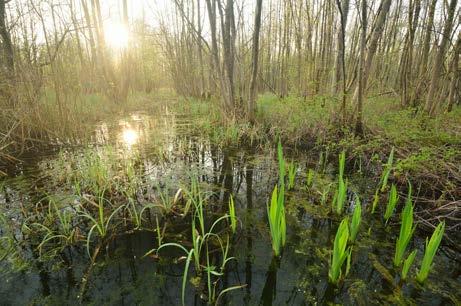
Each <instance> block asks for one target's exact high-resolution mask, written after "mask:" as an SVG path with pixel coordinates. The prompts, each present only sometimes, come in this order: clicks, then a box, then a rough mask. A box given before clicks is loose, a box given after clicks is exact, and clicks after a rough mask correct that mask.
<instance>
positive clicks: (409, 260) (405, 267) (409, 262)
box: [402, 250, 417, 280]
mask: <svg viewBox="0 0 461 306" xmlns="http://www.w3.org/2000/svg"><path fill="white" fill-rule="evenodd" d="M416 252H417V251H416V250H414V251H413V252H411V253H410V255H408V257H407V259H405V261H404V262H403V268H402V280H406V279H407V275H408V271H409V270H410V267H411V265H412V264H413V261H414V260H415V256H416Z"/></svg>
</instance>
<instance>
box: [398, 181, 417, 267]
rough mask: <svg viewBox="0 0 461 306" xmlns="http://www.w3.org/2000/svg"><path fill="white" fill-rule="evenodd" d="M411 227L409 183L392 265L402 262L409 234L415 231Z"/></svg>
mask: <svg viewBox="0 0 461 306" xmlns="http://www.w3.org/2000/svg"><path fill="white" fill-rule="evenodd" d="M415 228H416V226H415V227H413V204H412V201H411V185H410V190H409V192H408V198H407V201H406V204H405V207H404V209H403V211H402V225H401V226H400V235H399V238H398V239H397V242H396V245H395V255H394V266H396V267H399V266H400V264H401V263H402V260H403V256H404V254H405V250H406V248H407V245H408V243H409V242H410V239H411V236H412V235H413V232H414V231H415Z"/></svg>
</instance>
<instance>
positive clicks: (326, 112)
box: [178, 93, 461, 200]
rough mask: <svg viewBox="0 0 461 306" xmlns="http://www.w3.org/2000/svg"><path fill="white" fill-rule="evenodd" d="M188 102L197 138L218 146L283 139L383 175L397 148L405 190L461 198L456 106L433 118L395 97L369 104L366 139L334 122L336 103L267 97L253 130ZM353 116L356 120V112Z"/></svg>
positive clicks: (396, 174)
mask: <svg viewBox="0 0 461 306" xmlns="http://www.w3.org/2000/svg"><path fill="white" fill-rule="evenodd" d="M184 102H185V103H182V102H181V101H180V102H179V103H178V105H181V106H180V109H179V111H181V110H182V111H185V112H186V113H188V114H192V115H193V116H194V118H195V119H194V121H193V129H194V131H195V132H196V133H203V134H206V135H208V136H210V137H211V140H212V141H214V142H215V143H217V144H221V145H229V144H234V145H236V146H239V145H242V143H245V142H244V140H248V139H250V140H251V142H256V143H262V142H266V143H267V142H271V143H273V144H274V143H275V142H276V141H277V137H279V136H280V137H281V138H282V140H283V142H284V143H285V144H286V145H287V146H289V147H291V148H304V147H309V148H311V147H316V148H317V149H319V150H320V151H322V150H327V151H329V152H336V153H339V152H341V151H346V152H348V156H350V158H351V159H354V160H356V161H358V164H359V165H358V167H360V168H361V167H362V166H366V165H368V166H369V165H370V162H374V161H375V162H378V163H377V164H378V165H377V170H378V172H379V171H380V168H382V167H383V166H384V164H381V162H380V161H381V160H384V159H385V157H386V156H388V155H389V153H390V150H391V148H392V147H395V156H396V164H395V167H394V169H393V176H392V179H393V180H396V181H397V183H399V184H400V185H404V184H406V181H407V180H408V179H409V178H411V179H412V180H413V181H414V182H417V183H418V185H419V184H421V189H422V190H426V191H427V194H428V195H431V197H432V198H431V200H435V199H437V198H438V197H440V196H442V199H444V198H450V197H451V198H453V197H456V196H460V191H459V188H457V186H459V184H461V181H460V179H459V178H460V177H461V175H460V174H461V173H460V172H461V170H460V169H459V167H457V166H456V165H459V164H460V163H461V130H460V129H459V127H460V126H461V108H459V107H455V109H454V110H453V111H452V112H451V113H440V114H439V115H438V116H437V117H435V118H430V117H428V116H426V115H424V114H423V113H422V112H417V111H416V109H415V108H408V109H402V108H401V107H400V105H399V101H398V100H397V99H395V98H389V97H372V98H369V99H368V100H367V101H366V103H365V105H364V124H365V135H364V137H357V136H355V135H354V133H353V131H352V130H350V129H344V128H342V127H341V126H340V125H339V124H338V123H337V122H338V120H339V113H338V107H339V102H340V101H339V100H338V99H337V98H335V97H327V96H316V97H313V98H307V99H304V98H302V97H295V96H288V97H285V98H278V97H277V96H275V95H273V94H269V93H266V94H262V95H260V96H259V99H258V103H257V106H258V111H257V122H256V124H255V125H253V126H251V125H249V124H247V123H240V122H239V121H231V122H229V121H226V120H224V119H223V114H222V112H221V111H220V109H219V101H214V100H211V101H201V100H197V99H186V100H185V101H184ZM348 112H349V114H352V113H353V111H352V110H351V109H348ZM371 164H372V165H373V164H375V165H376V163H371ZM373 171H374V170H373ZM434 196H435V197H436V198H434Z"/></svg>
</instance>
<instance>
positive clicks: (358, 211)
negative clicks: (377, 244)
mask: <svg viewBox="0 0 461 306" xmlns="http://www.w3.org/2000/svg"><path fill="white" fill-rule="evenodd" d="M361 220H362V205H361V204H360V199H359V197H358V196H356V204H355V208H354V213H353V215H352V221H351V234H350V236H349V241H350V242H352V243H353V242H354V241H355V238H356V237H357V233H358V231H359V226H360V222H361Z"/></svg>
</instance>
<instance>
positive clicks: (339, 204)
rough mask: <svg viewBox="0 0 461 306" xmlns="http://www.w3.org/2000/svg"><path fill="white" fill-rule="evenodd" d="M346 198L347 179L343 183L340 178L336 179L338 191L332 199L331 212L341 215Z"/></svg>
mask: <svg viewBox="0 0 461 306" xmlns="http://www.w3.org/2000/svg"><path fill="white" fill-rule="evenodd" d="M346 198H347V179H346V181H344V180H343V179H342V178H341V177H340V178H338V189H337V190H336V192H335V196H334V197H333V207H332V208H333V212H335V213H336V214H337V215H341V214H342V212H343V209H344V203H345V202H346Z"/></svg>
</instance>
